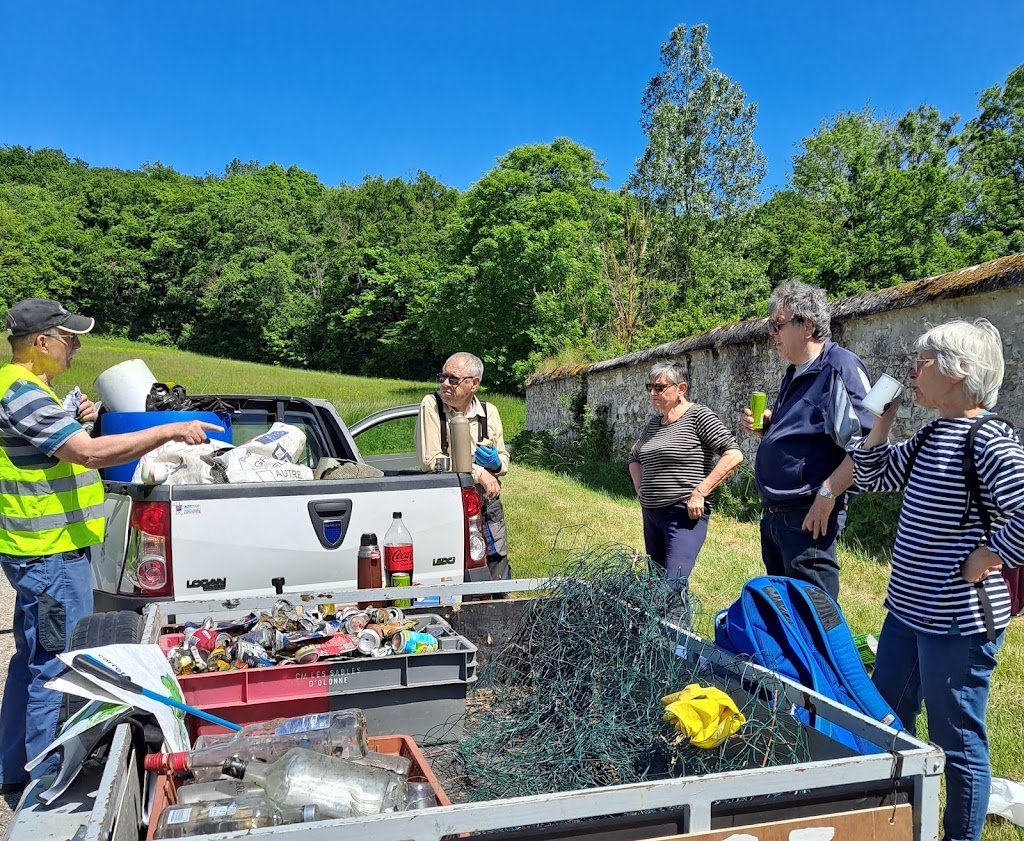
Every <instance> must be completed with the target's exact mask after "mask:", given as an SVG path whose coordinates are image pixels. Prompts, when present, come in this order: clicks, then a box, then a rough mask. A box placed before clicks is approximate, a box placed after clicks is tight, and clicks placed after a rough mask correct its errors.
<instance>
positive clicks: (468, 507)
mask: <svg viewBox="0 0 1024 841" xmlns="http://www.w3.org/2000/svg"><path fill="white" fill-rule="evenodd" d="M481 511H482V509H481V506H480V494H479V493H477V490H476V488H463V489H462V513H463V516H464V518H465V536H466V546H465V550H466V569H467V570H469V569H479V568H480V567H482V566H484V565H485V564H486V563H487V539H486V537H484V518H483V516H482V513H481Z"/></svg>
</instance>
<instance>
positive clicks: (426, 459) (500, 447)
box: [415, 394, 509, 484]
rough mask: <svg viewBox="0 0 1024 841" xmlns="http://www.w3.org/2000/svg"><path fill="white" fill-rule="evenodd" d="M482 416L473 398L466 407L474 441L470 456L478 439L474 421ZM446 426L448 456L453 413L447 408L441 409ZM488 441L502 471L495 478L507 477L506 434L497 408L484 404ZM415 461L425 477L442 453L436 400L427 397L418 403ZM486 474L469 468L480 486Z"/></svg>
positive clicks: (481, 407)
mask: <svg viewBox="0 0 1024 841" xmlns="http://www.w3.org/2000/svg"><path fill="white" fill-rule="evenodd" d="M483 414H484V408H483V404H482V403H481V402H480V401H479V400H478V399H477V398H476V397H474V398H473V402H472V404H471V405H470V407H469V414H468V415H467V417H468V418H469V437H470V439H471V440H472V441H473V452H476V447H477V441H478V440H479V439H480V426H479V424H480V421H479V420H477V418H480V417H482V416H483ZM444 416H445V423H446V424H448V455H449V456H450V455H451V440H452V427H451V421H452V418H453V417H454V416H455V412H454V411H453V410H452V408H451V407H450V406H445V407H444ZM487 437H488V438H490V439H491V441H492V443H493V444H494V448H495V449H496V450H497V451H498V457H499V458H500V459H501V470H499V471H498V473H497V474H496V475H497V476H498V477H499V478H500V477H502V476H504V475H505V474H506V473H508V463H509V455H508V449H507V448H506V447H505V430H504V428H503V427H502V425H501V416H500V415H499V414H498V407H497V406H495V405H494V404H493V403H488V404H487ZM415 438H416V457H417V458H418V459H419V461H420V468H421V469H422V470H423V472H424V473H429V472H430V471H432V470H433V469H434V462H435V461H436V460H437V457H438V456H440V455H442V453H441V424H440V421H439V420H438V417H437V400H436V399H435V397H434V395H433V394H428V395H427V396H426V397H424V398H423V400H421V401H420V414H419V417H418V418H417V419H416V434H415ZM484 472H486V471H485V468H483V467H481V466H480V465H478V464H474V465H473V467H472V473H473V481H475V482H477V483H478V484H479V482H480V476H481V475H482V474H483V473H484Z"/></svg>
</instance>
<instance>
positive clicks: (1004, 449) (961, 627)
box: [850, 418, 1024, 634]
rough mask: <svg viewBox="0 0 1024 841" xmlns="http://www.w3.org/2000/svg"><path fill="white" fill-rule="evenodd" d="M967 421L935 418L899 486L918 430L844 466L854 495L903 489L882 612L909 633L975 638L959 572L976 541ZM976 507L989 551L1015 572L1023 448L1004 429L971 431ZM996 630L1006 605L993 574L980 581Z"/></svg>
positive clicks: (1022, 536) (1023, 548)
mask: <svg viewBox="0 0 1024 841" xmlns="http://www.w3.org/2000/svg"><path fill="white" fill-rule="evenodd" d="M973 422H974V418H940V419H939V420H938V421H937V422H936V424H937V425H936V429H935V432H934V433H933V434H932V436H931V437H930V438H929V439H928V440H927V441H926V442H925V444H924V446H923V447H922V448H921V451H920V453H919V454H918V457H917V462H916V464H915V465H914V468H913V475H912V476H911V477H910V480H909V481H908V477H907V476H906V469H907V462H908V460H909V455H910V452H911V447H912V445H913V444H914V443H915V442H916V441H917V439H918V438H919V437H920V436H921V435H922V434H923V432H922V430H918V432H917V433H916V434H915V435H914V436H913V437H912V438H911V439H910V440H909V441H904V442H903V443H901V444H890V443H888V442H886V443H885V444H882V445H880V446H878V447H873V448H871V449H858V450H854V451H853V452H851V453H850V455H851V456H852V457H853V463H854V469H855V473H856V477H857V484H858V485H860V487H861V488H862V489H863V490H869V491H897V490H905V495H904V499H903V508H902V510H901V511H900V519H899V525H898V527H897V530H896V545H895V546H894V547H893V554H892V573H891V575H890V578H889V589H888V592H887V593H886V597H885V606H886V607H887V608H888V609H889V610H890V611H891V612H892V613H893V614H895V615H896V616H897V617H898V618H899V619H901V620H902V621H903V622H905V623H906V624H908V625H910V626H911V627H912V628H916V629H917V630H919V631H924V632H926V633H933V634H948V633H951V632H955V631H959V633H961V634H975V633H980V632H984V630H985V620H984V614H983V613H982V609H981V604H980V602H979V599H978V594H977V592H976V590H975V587H974V585H973V584H971V583H969V582H967V581H964V580H963V578H961V577H960V565H961V564H962V563H963V562H964V560H965V559H966V558H967V556H968V555H969V554H970V553H971V552H972V551H974V549H976V548H977V546H978V544H979V543H981V541H982V539H983V538H984V528H983V526H982V524H981V519H980V518H979V516H978V511H977V508H976V507H973V506H972V509H971V515H970V517H969V518H968V521H967V525H965V526H961V525H960V521H961V518H962V517H963V513H964V511H965V510H966V508H967V488H966V485H965V482H964V468H963V453H964V445H965V443H966V440H967V433H968V431H969V430H970V428H971V424H972V423H973ZM974 447H975V466H976V469H977V471H978V475H979V478H980V480H981V495H982V500H983V502H984V504H985V506H986V508H987V509H988V511H989V513H990V515H991V517H992V534H991V538H990V540H989V548H990V549H992V551H994V552H995V553H996V554H998V555H999V557H1000V558H1001V559H1002V561H1003V563H1004V564H1006V565H1007V566H1020V565H1021V564H1024V447H1021V445H1020V442H1019V441H1018V440H1017V437H1016V435H1015V434H1014V433H1012V432H1011V431H1010V429H1009V428H1008V427H1007V426H1006V424H1003V423H997V422H993V423H988V424H985V425H984V426H982V427H980V428H979V429H978V432H977V437H976V439H975V443H974ZM984 587H985V590H986V591H987V592H988V594H989V598H990V599H991V601H992V610H993V614H994V618H995V626H996V628H997V629H999V628H1005V627H1006V626H1007V625H1008V624H1009V622H1010V597H1009V592H1008V591H1007V589H1006V584H1005V583H1004V581H1003V578H1002V576H1001V575H998V574H990V575H988V576H987V577H986V578H985V580H984Z"/></svg>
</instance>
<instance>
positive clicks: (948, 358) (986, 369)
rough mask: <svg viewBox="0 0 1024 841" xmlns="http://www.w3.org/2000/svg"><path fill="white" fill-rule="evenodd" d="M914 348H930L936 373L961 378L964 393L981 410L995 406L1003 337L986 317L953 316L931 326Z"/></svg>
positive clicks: (1001, 364) (999, 382)
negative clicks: (970, 319) (971, 318)
mask: <svg viewBox="0 0 1024 841" xmlns="http://www.w3.org/2000/svg"><path fill="white" fill-rule="evenodd" d="M917 350H918V351H919V352H920V351H922V350H931V351H934V352H935V359H936V364H937V365H938V368H939V372H940V373H942V374H943V375H945V376H947V377H949V378H950V379H954V380H963V381H964V392H966V394H967V396H968V397H970V398H971V399H972V400H974V401H976V402H977V404H978V405H979V406H981V407H982V408H983V409H991V408H992V407H993V406H995V405H996V401H997V400H998V399H999V386H1001V385H1002V384H1003V339H1002V336H1000V335H999V330H997V329H996V326H995V325H994V324H993V323H992V322H991V321H989V320H988V319H987V318H978V319H975V320H974V321H973V322H970V321H964V320H963V319H959V318H957V319H954V320H953V321H947V322H946V323H945V324H940V325H938V326H937V327H932V328H931V329H930V330H929V331H928V332H927V333H925V334H924V335H923V336H921V338H919V339H918V340H917Z"/></svg>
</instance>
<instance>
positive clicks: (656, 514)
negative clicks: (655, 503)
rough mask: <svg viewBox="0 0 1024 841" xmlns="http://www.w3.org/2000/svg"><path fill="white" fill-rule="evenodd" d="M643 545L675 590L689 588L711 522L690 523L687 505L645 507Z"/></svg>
mask: <svg viewBox="0 0 1024 841" xmlns="http://www.w3.org/2000/svg"><path fill="white" fill-rule="evenodd" d="M641 510H642V511H643V516H644V546H645V548H646V549H647V554H648V555H650V556H651V561H652V562H653V563H654V564H655V565H657V566H659V567H661V568H662V569H663V570H665V578H666V579H667V581H668V584H669V586H670V587H671V588H672V589H673V590H678V591H680V592H682V591H683V590H684V589H686V585H687V582H688V580H689V578H690V573H691V572H693V566H694V564H695V563H697V555H698V553H699V552H700V549H701V547H702V546H703V545H704V541H705V539H707V536H708V519H709V517H710V516H711V515H710V514H705V515H704V516H703V517H701V518H700V519H699V520H691V519H690V515H689V513H688V512H687V510H686V503H685V502H680V503H677V504H676V505H669V506H668V507H666V508H642V509H641Z"/></svg>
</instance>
